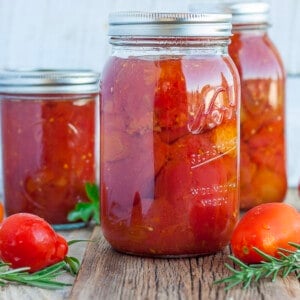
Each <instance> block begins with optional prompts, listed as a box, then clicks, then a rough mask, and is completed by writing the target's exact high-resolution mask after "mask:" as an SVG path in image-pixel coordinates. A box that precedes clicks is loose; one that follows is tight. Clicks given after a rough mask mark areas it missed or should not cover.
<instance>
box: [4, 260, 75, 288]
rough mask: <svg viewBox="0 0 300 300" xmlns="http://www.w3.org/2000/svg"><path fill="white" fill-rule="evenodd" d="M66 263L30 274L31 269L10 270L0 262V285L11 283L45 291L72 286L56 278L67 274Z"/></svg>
mask: <svg viewBox="0 0 300 300" xmlns="http://www.w3.org/2000/svg"><path fill="white" fill-rule="evenodd" d="M65 266H66V263H65V262H64V261H63V262H59V263H57V264H54V265H52V266H50V267H47V268H45V269H43V270H41V271H38V272H35V273H29V272H28V270H29V268H17V269H10V268H9V265H8V264H5V263H3V262H0V285H1V286H5V285H7V284H8V283H9V282H14V283H19V284H24V285H30V286H35V287H39V288H43V289H60V288H63V287H65V286H71V285H72V284H69V283H64V282H60V281H57V280H56V278H57V277H58V276H59V275H61V274H62V273H65V270H64V269H65Z"/></svg>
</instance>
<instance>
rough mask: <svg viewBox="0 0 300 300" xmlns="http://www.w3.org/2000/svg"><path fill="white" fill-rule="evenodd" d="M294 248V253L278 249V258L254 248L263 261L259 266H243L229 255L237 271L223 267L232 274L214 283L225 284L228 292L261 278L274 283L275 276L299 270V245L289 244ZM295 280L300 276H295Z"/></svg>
mask: <svg viewBox="0 0 300 300" xmlns="http://www.w3.org/2000/svg"><path fill="white" fill-rule="evenodd" d="M289 244H290V245H291V246H293V247H295V248H296V250H295V251H290V250H287V249H283V248H279V249H278V254H279V258H276V257H273V256H271V255H268V254H266V253H265V252H263V251H261V250H259V249H258V248H256V247H253V249H254V250H255V251H256V252H257V253H258V254H260V255H261V256H262V257H263V258H264V260H265V261H262V262H261V263H259V264H250V265H247V264H244V263H243V262H242V261H240V260H239V259H238V258H236V257H235V256H232V255H229V258H230V259H231V260H232V261H233V262H234V263H235V264H236V265H237V266H238V269H235V268H233V267H232V266H231V265H229V264H227V263H226V264H225V266H226V267H227V268H228V269H229V270H230V271H231V272H232V275H231V276H228V277H226V278H223V279H219V280H217V281H215V283H216V284H219V283H225V284H226V285H227V286H226V288H225V290H229V289H231V288H232V287H234V286H236V285H239V284H242V286H243V288H247V287H249V285H250V284H251V282H257V281H258V280H260V279H263V278H271V279H272V281H275V279H276V277H277V276H281V277H283V278H284V277H286V276H288V275H289V274H291V273H295V272H296V271H299V270H300V244H296V243H289ZM296 276H297V278H299V277H300V274H298V275H297V274H296Z"/></svg>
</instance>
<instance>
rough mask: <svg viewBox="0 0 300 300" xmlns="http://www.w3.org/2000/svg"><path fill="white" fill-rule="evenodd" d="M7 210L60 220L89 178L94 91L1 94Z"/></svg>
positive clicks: (91, 172) (80, 198)
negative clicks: (87, 92) (86, 92)
mask: <svg viewBox="0 0 300 300" xmlns="http://www.w3.org/2000/svg"><path fill="white" fill-rule="evenodd" d="M0 97H1V125H2V148H3V174H4V199H5V208H6V213H7V215H11V214H14V213H18V212H29V213H33V214H37V215H39V216H41V217H43V218H45V219H46V220H47V221H48V222H50V223H51V224H54V225H55V224H66V223H68V221H67V214H68V212H70V210H72V209H73V208H74V206H75V204H76V203H77V202H78V201H86V200H87V197H86V194H85V189H84V185H85V182H87V181H88V182H95V163H96V160H95V153H94V150H95V112H96V99H97V97H98V95H97V94H83V95H68V94H52V95H46V94H34V95H22V94H17V95H13V94H10V95H5V94H2V95H1V96H0Z"/></svg>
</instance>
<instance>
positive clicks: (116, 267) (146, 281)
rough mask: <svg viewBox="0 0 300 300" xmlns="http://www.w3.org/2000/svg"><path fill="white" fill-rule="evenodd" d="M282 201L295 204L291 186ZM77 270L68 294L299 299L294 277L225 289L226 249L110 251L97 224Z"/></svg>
mask: <svg viewBox="0 0 300 300" xmlns="http://www.w3.org/2000/svg"><path fill="white" fill-rule="evenodd" d="M286 202H288V203H291V204H293V205H294V206H296V207H297V208H298V209H299V208H300V199H299V197H298V194H297V192H296V190H290V191H289V193H288V196H287V200H286ZM92 239H94V240H95V242H94V243H90V244H89V245H88V247H87V251H86V254H85V257H84V259H83V263H82V268H81V271H80V273H79V275H78V277H77V279H76V281H75V284H74V287H73V289H72V291H71V294H70V299H74V300H75V299H110V300H111V299H149V300H151V299H172V300H173V299H203V300H206V299H239V300H248V299H249V300H250V299H251V300H253V299H257V300H258V299H264V300H276V299H278V300H279V299H280V300H282V299H300V283H299V280H298V279H296V277H295V276H289V277H288V278H285V279H281V278H278V279H277V280H276V282H271V281H270V280H262V281H260V282H259V283H258V284H252V286H251V288H249V289H246V290H245V289H241V287H236V288H234V289H232V290H230V291H229V292H225V291H224V286H223V285H214V284H213V282H214V281H215V280H217V279H220V278H223V277H225V276H228V275H229V272H228V270H227V269H226V268H225V266H224V262H229V261H228V258H227V256H228V254H229V248H228V247H227V248H226V249H225V250H224V251H222V252H220V253H217V254H215V255H210V256H203V257H198V258H184V259H183V258H181V259H153V258H141V257H135V256H129V255H124V254H121V253H118V252H115V251H114V250H112V249H111V247H110V246H109V245H108V243H107V242H106V241H105V239H104V237H103V235H102V233H101V229H100V227H96V228H95V229H94V232H93V235H92Z"/></svg>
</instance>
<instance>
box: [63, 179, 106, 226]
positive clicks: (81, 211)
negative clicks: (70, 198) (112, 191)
mask: <svg viewBox="0 0 300 300" xmlns="http://www.w3.org/2000/svg"><path fill="white" fill-rule="evenodd" d="M85 192H86V194H87V196H88V199H89V200H90V201H89V202H78V203H77V204H76V206H75V208H74V209H73V210H72V211H70V213H69V214H68V220H69V221H70V222H74V221H78V220H82V221H84V222H88V221H89V220H91V219H92V220H93V221H94V222H95V223H96V224H100V199H99V198H100V197H99V190H98V187H97V185H96V184H93V183H89V182H87V183H86V184H85Z"/></svg>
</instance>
